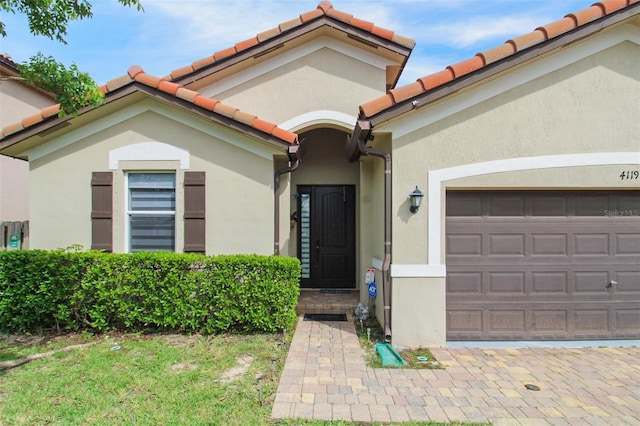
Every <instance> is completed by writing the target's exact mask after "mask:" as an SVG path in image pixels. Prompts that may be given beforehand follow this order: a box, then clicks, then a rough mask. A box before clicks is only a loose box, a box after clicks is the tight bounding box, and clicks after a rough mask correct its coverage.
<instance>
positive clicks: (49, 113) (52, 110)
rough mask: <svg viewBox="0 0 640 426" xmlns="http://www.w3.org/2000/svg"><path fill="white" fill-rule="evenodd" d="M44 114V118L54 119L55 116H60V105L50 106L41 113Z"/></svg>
mask: <svg viewBox="0 0 640 426" xmlns="http://www.w3.org/2000/svg"><path fill="white" fill-rule="evenodd" d="M40 113H41V114H42V118H45V119H46V118H49V117H53V116H54V115H58V114H59V113H60V104H55V105H50V106H48V107H45V108H43V109H42V111H40Z"/></svg>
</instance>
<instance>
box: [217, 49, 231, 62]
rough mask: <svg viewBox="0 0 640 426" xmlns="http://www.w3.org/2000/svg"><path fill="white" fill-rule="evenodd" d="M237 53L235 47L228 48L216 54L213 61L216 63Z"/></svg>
mask: <svg viewBox="0 0 640 426" xmlns="http://www.w3.org/2000/svg"><path fill="white" fill-rule="evenodd" d="M235 53H236V48H235V47H228V48H226V49H224V50H219V51H217V52H216V53H214V54H213V59H214V60H215V61H219V60H220V59H224V58H226V57H227V56H231V55H234V54H235Z"/></svg>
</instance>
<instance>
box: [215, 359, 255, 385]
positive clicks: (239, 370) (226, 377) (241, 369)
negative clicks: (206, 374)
mask: <svg viewBox="0 0 640 426" xmlns="http://www.w3.org/2000/svg"><path fill="white" fill-rule="evenodd" d="M253 360H254V358H253V357H252V356H251V355H243V356H241V357H238V358H237V359H236V363H237V364H238V365H236V366H234V367H231V368H229V369H228V370H226V371H224V372H223V373H222V377H220V379H219V380H218V382H219V383H229V382H233V381H234V380H236V379H237V378H239V377H240V376H242V375H243V374H244V373H246V372H247V371H248V370H249V367H250V366H251V363H252V362H253Z"/></svg>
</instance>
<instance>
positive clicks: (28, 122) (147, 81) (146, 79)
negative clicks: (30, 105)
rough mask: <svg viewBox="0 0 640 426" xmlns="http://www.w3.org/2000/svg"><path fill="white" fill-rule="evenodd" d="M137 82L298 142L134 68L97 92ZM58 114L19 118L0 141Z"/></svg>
mask: <svg viewBox="0 0 640 426" xmlns="http://www.w3.org/2000/svg"><path fill="white" fill-rule="evenodd" d="M134 82H135V83H140V84H143V85H145V86H148V87H151V88H152V89H156V90H160V91H161V92H164V93H167V94H169V95H171V96H174V97H176V98H180V99H182V100H185V101H187V102H190V103H192V104H194V105H196V106H198V107H200V108H202V109H205V110H208V111H211V112H213V113H215V114H218V115H222V116H224V117H226V118H229V119H231V120H234V121H236V122H238V123H241V124H243V125H246V126H249V127H252V128H254V129H256V130H258V131H260V132H262V133H266V134H268V135H271V136H273V137H275V138H277V139H281V140H283V141H285V142H287V143H289V144H297V143H298V135H297V134H296V133H293V132H290V131H288V130H285V129H282V128H280V127H278V125H277V124H275V123H271V122H269V121H266V120H262V119H260V118H259V117H257V116H256V115H252V114H249V113H246V112H243V111H240V110H239V109H238V108H234V107H232V106H230V105H227V104H225V103H222V102H220V101H218V100H216V99H212V98H208V97H206V96H204V95H203V94H201V93H200V92H197V91H195V90H191V89H187V88H186V87H184V86H182V85H181V84H178V83H174V82H172V81H170V80H167V79H166V78H161V77H156V76H153V75H151V74H147V73H146V72H145V71H144V70H143V69H142V68H141V67H139V66H138V65H134V66H132V67H130V68H129V69H128V70H127V74H125V75H123V76H121V77H118V78H115V79H113V80H110V81H108V82H107V83H106V84H104V85H102V86H100V88H99V89H100V91H101V92H102V93H104V94H105V95H107V94H109V93H112V92H114V91H116V90H118V89H120V88H122V87H125V86H127V85H129V84H133V83H134ZM59 113H60V104H56V105H51V106H48V107H46V108H44V109H42V110H40V111H38V112H37V113H35V114H32V115H30V116H28V117H25V118H23V119H22V121H20V122H18V123H14V124H11V125H8V126H5V127H4V128H2V129H0V139H3V138H5V137H7V136H9V135H11V134H13V133H17V132H19V131H21V130H24V129H26V128H28V127H31V126H33V125H35V124H38V123H40V122H42V121H44V120H46V119H48V118H51V117H53V116H54V115H58V114H59Z"/></svg>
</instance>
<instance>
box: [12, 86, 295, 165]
mask: <svg viewBox="0 0 640 426" xmlns="http://www.w3.org/2000/svg"><path fill="white" fill-rule="evenodd" d="M138 93H142V94H145V95H148V96H149V97H151V98H154V99H157V100H159V101H161V102H164V103H167V104H171V105H174V106H176V107H178V108H181V109H183V110H186V111H189V112H191V113H193V114H195V115H197V116H200V117H203V118H206V119H207V120H209V121H212V122H214V123H217V124H220V125H222V126H225V127H227V128H230V129H233V130H235V131H238V132H240V133H243V134H245V135H247V136H249V137H251V138H254V139H258V140H260V141H261V142H264V143H266V144H267V145H270V146H272V147H274V148H276V149H277V150H279V151H283V152H285V153H287V154H289V150H290V147H291V146H292V145H291V144H290V143H288V142H286V141H283V140H281V139H278V138H276V137H274V136H272V135H269V134H266V133H263V132H260V131H259V130H257V129H255V128H253V127H251V126H249V125H243V124H242V123H240V122H238V121H236V120H233V119H231V118H227V117H224V116H222V115H220V114H216V113H214V112H212V111H208V110H206V109H203V108H200V107H198V106H196V105H194V104H193V103H191V102H188V101H185V100H183V99H180V98H177V97H175V96H172V95H170V94H168V93H166V92H163V91H161V90H158V89H154V88H152V87H149V86H146V85H144V84H140V83H136V82H134V83H131V84H129V85H127V86H124V87H122V88H120V89H117V90H115V91H113V92H110V93H109V94H107V95H106V96H105V101H104V104H103V105H100V106H98V107H91V106H89V107H85V108H83V109H81V110H80V111H78V117H80V116H84V115H86V114H88V113H90V112H92V111H96V110H98V109H99V108H100V107H102V106H104V105H107V104H111V103H114V102H117V101H119V100H122V99H124V98H126V97H128V96H131V95H135V94H138ZM75 118H77V117H75V116H73V115H66V116H63V117H58V116H53V117H50V118H48V119H46V120H43V121H42V122H40V123H37V124H34V125H32V126H30V127H28V128H26V129H23V130H21V131H18V132H16V133H14V134H11V135H8V136H6V137H4V138H3V139H2V140H0V154H5V155H8V156H14V157H15V158H22V157H18V154H17V152H16V150H15V149H10V148H12V147H16V145H17V144H19V143H21V142H23V141H25V140H27V139H30V138H32V137H34V136H38V135H44V134H52V133H54V132H56V131H57V130H62V129H63V128H64V127H67V126H68V125H69V124H70V123H69V121H71V120H73V119H75ZM294 152H295V150H294Z"/></svg>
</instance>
